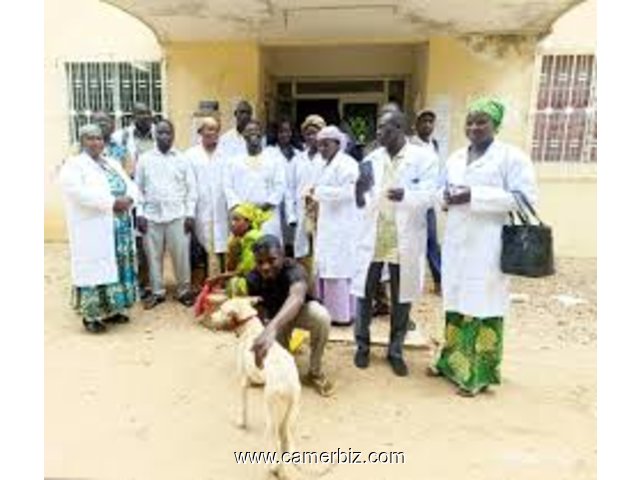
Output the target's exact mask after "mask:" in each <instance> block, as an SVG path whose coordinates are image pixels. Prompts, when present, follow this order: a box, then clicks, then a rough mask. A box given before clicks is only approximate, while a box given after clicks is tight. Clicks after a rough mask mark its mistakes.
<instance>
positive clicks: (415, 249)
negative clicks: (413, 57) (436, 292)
mask: <svg viewBox="0 0 640 480" xmlns="http://www.w3.org/2000/svg"><path fill="white" fill-rule="evenodd" d="M406 126H407V120H406V116H405V115H404V114H403V113H401V112H397V111H394V112H386V113H384V114H383V115H382V116H381V117H380V121H379V125H378V139H379V141H380V144H381V145H382V146H383V147H384V148H383V149H378V150H376V151H374V152H372V154H371V155H369V156H368V157H367V158H365V159H364V160H363V163H362V164H361V172H360V176H359V178H358V181H357V183H356V204H357V206H358V207H359V208H360V209H361V210H360V212H361V218H360V221H359V226H360V229H359V230H360V231H359V235H357V236H356V238H357V239H358V244H357V247H356V249H357V250H356V255H355V275H354V277H353V282H352V292H353V294H354V295H356V296H357V297H358V300H357V313H356V327H355V338H356V344H357V350H356V354H355V357H354V363H355V365H356V366H357V367H358V368H366V367H368V365H369V348H370V335H369V324H370V323H371V316H372V302H373V295H374V291H375V287H376V284H377V283H378V282H379V279H380V275H381V273H382V268H383V266H384V265H385V264H387V265H388V266H389V273H390V277H391V302H392V305H391V331H390V340H389V349H388V352H387V359H388V361H389V363H390V365H391V368H392V369H393V371H394V373H395V374H396V375H398V376H406V375H407V374H408V368H407V365H406V363H405V362H404V359H403V355H402V349H403V346H404V339H405V335H406V333H407V326H408V322H409V313H410V311H411V302H413V301H415V300H417V299H418V298H419V297H420V295H421V293H422V284H423V278H424V261H421V259H424V255H425V246H426V213H427V209H428V208H429V207H430V206H431V205H433V203H434V198H435V194H436V191H437V183H438V159H437V157H436V156H435V155H433V154H432V153H431V152H429V151H428V150H427V149H424V148H420V147H417V146H415V145H411V144H410V143H409V142H408V141H407V138H406V136H405V131H406Z"/></svg>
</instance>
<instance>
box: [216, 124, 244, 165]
mask: <svg viewBox="0 0 640 480" xmlns="http://www.w3.org/2000/svg"><path fill="white" fill-rule="evenodd" d="M216 148H217V150H218V154H219V155H220V156H221V157H222V158H223V159H224V160H229V159H231V158H235V157H241V156H243V155H247V142H246V140H245V139H244V137H243V136H242V135H241V134H239V133H238V130H237V129H236V127H233V128H231V129H229V130H227V131H226V132H224V133H223V134H222V135H220V139H219V140H218V146H217V147H216Z"/></svg>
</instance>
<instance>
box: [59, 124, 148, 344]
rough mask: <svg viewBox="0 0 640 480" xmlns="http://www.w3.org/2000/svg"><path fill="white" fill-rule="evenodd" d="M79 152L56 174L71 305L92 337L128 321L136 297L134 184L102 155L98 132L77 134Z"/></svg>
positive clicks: (94, 128) (89, 127) (88, 127)
mask: <svg viewBox="0 0 640 480" xmlns="http://www.w3.org/2000/svg"><path fill="white" fill-rule="evenodd" d="M80 143H81V152H80V154H79V155H76V156H74V157H71V158H69V159H68V160H67V161H66V162H65V164H64V165H63V167H62V168H61V170H60V184H61V187H62V191H63V193H64V197H65V207H66V214H67V215H66V216H67V227H68V232H69V246H70V251H71V276H72V283H73V287H72V306H73V309H74V310H75V311H76V312H77V313H78V314H79V315H80V316H81V317H82V321H83V324H84V326H85V328H86V329H87V331H89V332H91V333H101V332H104V331H105V330H106V325H107V324H109V323H126V322H128V321H129V318H128V316H127V310H128V309H129V308H130V307H131V306H132V305H133V304H134V303H135V301H136V296H137V272H136V251H135V238H134V233H133V221H132V217H131V209H132V207H133V206H134V204H135V203H136V202H137V201H138V199H139V193H138V189H137V187H136V185H135V184H134V183H133V182H132V181H131V179H130V178H129V176H128V175H127V174H126V173H125V172H124V170H123V169H122V167H121V165H120V164H119V163H118V162H117V161H115V160H113V159H111V158H108V157H106V156H105V155H104V153H103V151H104V140H103V137H102V131H101V130H100V127H98V126H97V125H93V124H89V125H86V126H84V127H82V128H81V130H80Z"/></svg>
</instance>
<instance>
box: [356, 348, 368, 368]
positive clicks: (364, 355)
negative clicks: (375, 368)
mask: <svg viewBox="0 0 640 480" xmlns="http://www.w3.org/2000/svg"><path fill="white" fill-rule="evenodd" d="M353 363H354V364H355V366H356V367H358V368H367V367H368V366H369V352H367V351H365V350H361V349H358V350H357V351H356V354H355V356H354V357H353Z"/></svg>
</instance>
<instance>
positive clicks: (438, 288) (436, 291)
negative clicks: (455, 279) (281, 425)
mask: <svg viewBox="0 0 640 480" xmlns="http://www.w3.org/2000/svg"><path fill="white" fill-rule="evenodd" d="M432 292H433V294H434V295H437V296H438V297H440V296H442V285H440V284H439V283H436V284H434V285H433V290H432Z"/></svg>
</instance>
